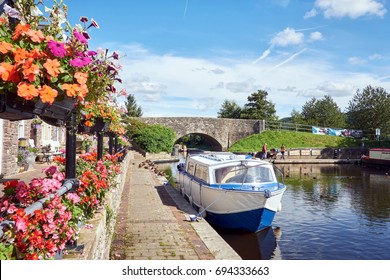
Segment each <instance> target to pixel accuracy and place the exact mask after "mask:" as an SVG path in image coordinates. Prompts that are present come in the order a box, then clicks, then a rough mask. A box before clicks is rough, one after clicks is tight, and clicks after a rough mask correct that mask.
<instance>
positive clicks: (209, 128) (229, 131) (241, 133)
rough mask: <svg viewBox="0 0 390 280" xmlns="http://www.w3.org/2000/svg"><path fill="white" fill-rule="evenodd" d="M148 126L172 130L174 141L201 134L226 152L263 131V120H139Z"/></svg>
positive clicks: (178, 118)
mask: <svg viewBox="0 0 390 280" xmlns="http://www.w3.org/2000/svg"><path fill="white" fill-rule="evenodd" d="M139 120H140V121H143V122H145V123H148V124H161V125H164V126H167V127H170V128H172V129H173V130H174V131H175V133H176V140H178V139H179V138H181V137H183V136H185V135H188V134H203V135H205V136H208V137H210V138H212V139H215V141H216V142H218V144H219V145H220V147H221V148H222V150H226V149H227V148H229V147H230V146H231V145H233V144H234V143H235V142H237V141H238V140H240V139H241V138H244V137H247V136H250V135H252V134H256V133H260V132H262V131H263V130H264V121H263V120H245V119H224V118H191V117H177V118H168V117H164V118H139Z"/></svg>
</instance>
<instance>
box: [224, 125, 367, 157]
mask: <svg viewBox="0 0 390 280" xmlns="http://www.w3.org/2000/svg"><path fill="white" fill-rule="evenodd" d="M264 143H267V146H268V148H269V149H271V148H278V149H280V147H281V145H282V144H284V145H285V146H286V149H289V148H326V147H359V146H360V143H361V141H360V140H356V139H354V138H343V137H340V136H328V135H316V134H312V133H308V132H289V131H269V130H267V131H264V132H262V133H260V134H253V135H251V136H249V137H247V138H243V139H241V140H239V141H237V142H236V143H234V144H233V145H232V146H231V147H230V148H229V151H232V152H254V151H260V150H261V147H262V146H263V144H264Z"/></svg>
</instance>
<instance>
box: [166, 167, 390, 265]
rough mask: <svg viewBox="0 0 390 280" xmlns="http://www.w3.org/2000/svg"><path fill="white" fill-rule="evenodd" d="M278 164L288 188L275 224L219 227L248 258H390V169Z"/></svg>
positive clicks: (220, 231)
mask: <svg viewBox="0 0 390 280" xmlns="http://www.w3.org/2000/svg"><path fill="white" fill-rule="evenodd" d="M176 166H177V163H175V164H172V165H171V167H172V169H173V171H174V172H175V169H176ZM277 167H278V168H280V169H282V170H283V171H284V174H285V183H286V185H287V190H286V192H285V194H284V196H283V199H282V211H281V212H278V213H277V214H276V216H275V219H274V222H273V227H272V228H269V229H267V230H264V231H261V232H259V233H244V232H232V231H223V230H221V229H218V228H216V230H217V231H218V232H219V234H220V235H221V236H222V237H223V238H224V239H225V240H226V241H227V242H228V243H229V244H230V245H231V246H232V248H233V249H234V250H235V251H236V252H237V253H238V254H239V255H240V256H241V257H242V258H243V259H246V260H255V259H265V260H268V259H283V260H390V171H388V170H377V169H370V168H365V167H362V166H360V165H355V164H339V165H323V164H313V165H292V164H291V165H279V166H277Z"/></svg>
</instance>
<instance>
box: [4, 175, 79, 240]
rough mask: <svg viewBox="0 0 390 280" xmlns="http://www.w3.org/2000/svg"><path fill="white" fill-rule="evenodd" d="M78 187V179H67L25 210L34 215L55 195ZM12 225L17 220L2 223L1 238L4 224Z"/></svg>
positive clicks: (60, 194)
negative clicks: (58, 187)
mask: <svg viewBox="0 0 390 280" xmlns="http://www.w3.org/2000/svg"><path fill="white" fill-rule="evenodd" d="M78 187H79V180H78V179H65V180H64V182H63V183H62V187H61V188H60V189H58V190H56V191H55V192H54V193H51V194H49V195H48V196H46V197H44V198H41V199H40V200H38V201H36V202H34V203H33V204H31V205H30V206H28V207H26V208H24V212H25V213H26V214H27V215H31V216H34V212H35V211H36V210H39V209H42V208H43V205H44V203H45V202H46V201H48V200H50V199H52V198H53V197H54V196H55V195H58V196H62V195H63V194H65V193H67V192H68V191H70V190H72V191H75V190H76V189H77V188H78ZM10 225H12V226H15V222H14V221H7V220H6V221H3V222H1V223H0V238H2V237H3V236H4V231H3V226H10Z"/></svg>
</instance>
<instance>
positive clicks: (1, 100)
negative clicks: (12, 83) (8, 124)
mask: <svg viewBox="0 0 390 280" xmlns="http://www.w3.org/2000/svg"><path fill="white" fill-rule="evenodd" d="M14 95H15V94H9V93H8V92H5V93H4V92H3V93H0V118H1V119H5V120H10V121H20V120H29V119H33V118H34V114H33V112H32V110H31V106H32V103H33V102H31V101H27V100H26V101H25V102H23V101H21V100H20V101H19V100H18V101H17V102H16V100H15V99H16V98H14V97H13V96H14Z"/></svg>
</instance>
